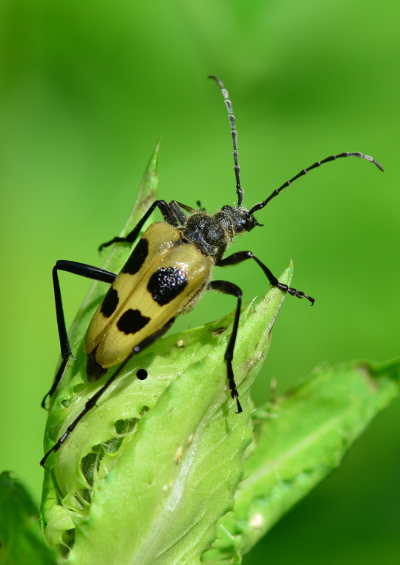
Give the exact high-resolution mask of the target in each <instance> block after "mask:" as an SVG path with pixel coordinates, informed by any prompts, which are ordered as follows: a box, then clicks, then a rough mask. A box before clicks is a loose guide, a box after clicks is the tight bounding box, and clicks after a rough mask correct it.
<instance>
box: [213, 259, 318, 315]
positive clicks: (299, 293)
mask: <svg viewBox="0 0 400 565" xmlns="http://www.w3.org/2000/svg"><path fill="white" fill-rule="evenodd" d="M247 259H254V261H255V262H256V263H257V265H259V266H260V267H261V269H262V270H263V271H264V274H265V275H266V277H267V279H268V280H269V284H270V285H272V286H276V287H278V288H279V289H280V290H283V292H288V293H289V294H291V295H292V296H297V298H306V299H307V300H309V301H310V302H311V306H312V305H313V304H314V302H315V299H314V298H312V297H311V296H308V294H305V293H304V292H303V291H302V290H297V289H295V288H292V287H291V286H288V285H287V284H284V283H281V282H279V280H278V279H277V278H276V276H275V275H273V274H272V273H271V271H270V270H269V269H268V267H267V266H266V265H264V263H263V262H262V261H260V260H259V259H258V258H257V257H256V256H255V255H254V253H252V252H251V251H238V252H237V253H232V255H229V256H228V257H225V258H224V259H220V260H219V261H217V263H216V265H217V267H227V266H229V265H237V264H238V263H242V262H243V261H246V260H247Z"/></svg>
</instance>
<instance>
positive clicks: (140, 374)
mask: <svg viewBox="0 0 400 565" xmlns="http://www.w3.org/2000/svg"><path fill="white" fill-rule="evenodd" d="M136 376H137V378H138V379H139V380H140V381H144V380H145V379H147V377H148V373H147V371H146V369H139V370H138V371H137V373H136Z"/></svg>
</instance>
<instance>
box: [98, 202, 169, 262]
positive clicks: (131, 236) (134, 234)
mask: <svg viewBox="0 0 400 565" xmlns="http://www.w3.org/2000/svg"><path fill="white" fill-rule="evenodd" d="M157 207H158V208H159V209H160V212H161V214H162V216H163V218H164V220H165V221H166V222H167V224H169V225H170V226H173V227H174V228H177V227H178V226H179V221H178V219H177V217H176V214H174V212H173V210H171V208H170V206H169V205H168V204H167V203H166V202H165V200H155V201H154V202H153V204H152V205H151V206H150V208H149V209H148V210H147V212H146V213H145V214H144V216H143V217H142V219H141V220H139V222H138V223H137V224H136V226H135V227H134V228H133V230H132V231H131V232H130V233H128V235H126V236H125V237H118V236H117V237H113V239H110V241H107V242H106V243H102V244H101V245H100V247H99V251H100V252H101V251H102V250H103V249H104V248H105V247H108V246H109V245H112V244H113V243H133V242H134V241H135V240H136V239H137V238H138V236H139V233H140V230H141V229H142V227H143V226H144V224H145V223H146V222H147V220H148V219H149V218H150V216H151V214H152V213H153V212H154V210H155V209H156V208H157Z"/></svg>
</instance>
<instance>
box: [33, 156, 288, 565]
mask: <svg viewBox="0 0 400 565" xmlns="http://www.w3.org/2000/svg"><path fill="white" fill-rule="evenodd" d="M156 164H157V159H154V158H153V160H152V161H151V164H150V167H149V169H148V171H147V174H146V178H148V179H149V178H150V179H153V180H154V178H155V176H156ZM145 184H146V183H145ZM152 198H154V194H153V195H152ZM135 221H136V219H135ZM133 223H134V222H133ZM117 247H118V246H117ZM127 252H129V249H128V250H127ZM112 253H117V252H116V251H114V250H113V252H112ZM117 259H118V260H115V263H114V266H113V268H115V269H118V268H120V267H121V265H122V264H123V262H124V260H125V259H126V254H125V256H123V254H121V256H120V257H117ZM111 261H114V256H112V258H111V259H108V263H107V268H110V266H109V264H110V262H111ZM291 276H292V268H291V267H289V268H288V269H287V270H286V271H285V272H284V273H283V275H282V276H281V277H280V280H281V281H282V282H283V283H286V284H290V280H291ZM102 286H103V290H100V288H101V285H99V284H98V283H96V284H95V285H93V287H92V289H91V292H90V296H89V298H87V299H86V300H85V302H84V306H83V307H82V309H81V310H80V313H79V318H80V319H78V318H77V320H76V321H75V322H74V324H73V327H72V328H71V345H72V347H73V351H74V353H75V354H76V352H78V355H77V361H76V362H71V363H69V364H68V365H69V366H68V369H67V372H66V374H65V376H64V378H63V381H62V383H61V385H60V387H59V390H58V391H57V394H56V395H55V397H54V400H53V404H52V407H51V410H50V413H49V418H48V423H47V428H46V441H45V449H46V450H47V449H49V448H50V447H51V445H53V444H54V442H55V441H56V440H57V439H58V437H59V436H60V434H61V433H62V432H63V431H64V430H65V428H66V426H67V425H69V424H70V423H71V422H72V421H73V420H74V419H75V418H76V416H77V415H78V414H79V413H80V412H81V410H82V409H83V407H84V405H85V402H86V400H87V398H88V397H89V396H91V395H92V394H94V393H95V392H96V391H97V390H98V389H99V387H100V386H102V384H103V383H104V380H105V379H103V380H101V381H99V382H97V383H93V384H88V383H87V379H86V374H85V355H84V354H83V351H82V341H83V339H84V333H85V330H86V328H87V326H88V323H89V321H90V316H91V315H92V314H93V310H94V308H95V307H96V306H97V304H98V302H99V300H100V299H101V295H104V293H105V291H106V288H105V286H104V285H102ZM284 297H285V295H284V293H282V292H281V291H280V290H278V289H276V288H273V289H272V290H271V291H270V292H269V293H268V295H267V296H266V297H265V298H264V299H263V300H262V301H261V303H260V304H258V305H257V306H254V304H252V305H250V306H248V307H247V308H246V309H245V310H244V311H243V313H242V318H241V324H240V328H239V334H238V339H237V342H236V348H235V360H234V367H235V377H236V383H237V385H238V390H239V394H240V398H241V403H242V405H243V408H244V411H243V413H241V414H236V413H235V410H236V403H235V402H234V401H233V400H232V398H231V397H230V393H229V389H228V386H227V370H226V363H225V361H224V354H225V351H226V347H227V343H228V340H229V338H230V336H231V332H232V324H233V315H230V316H228V317H226V318H224V319H222V320H220V321H217V322H213V323H211V324H208V325H206V326H204V327H202V328H196V329H194V330H191V331H188V332H184V333H182V334H179V335H171V336H169V337H167V338H164V339H162V340H159V341H158V342H156V343H155V344H154V345H153V346H152V347H151V348H150V349H149V350H145V351H144V352H143V353H142V354H141V355H138V356H137V357H133V358H132V359H131V360H130V361H129V363H128V364H127V366H126V367H125V369H124V371H123V372H122V373H121V375H120V377H119V378H118V379H116V381H115V382H114V383H113V385H112V386H111V387H110V388H109V390H108V391H107V394H106V395H105V397H103V398H102V399H101V400H100V401H99V402H98V406H96V408H95V409H93V410H91V411H90V412H89V413H88V414H87V415H86V416H85V417H84V418H83V419H82V421H81V422H80V423H79V425H78V426H77V428H76V430H74V432H73V433H72V434H71V436H70V437H69V438H68V439H67V441H66V443H65V444H64V445H63V446H62V447H61V449H60V450H59V451H58V452H57V453H56V454H52V455H51V457H50V458H49V459H48V461H47V466H48V467H49V469H47V470H46V475H45V483H44V490H43V500H42V513H43V525H44V528H45V535H46V538H47V539H48V541H49V543H50V544H51V545H54V546H58V547H64V549H65V550H67V548H68V547H69V548H71V551H70V553H69V557H68V560H67V562H68V563H71V564H72V563H84V564H85V565H90V564H91V563H96V564H100V565H101V564H102V563H107V564H108V563H110V562H116V563H138V564H139V563H140V565H144V564H146V563H148V564H150V563H151V564H161V563H162V564H163V565H164V564H166V565H168V564H169V563H171V564H172V563H178V562H179V563H190V564H193V563H199V562H200V556H201V554H202V553H203V551H204V550H205V549H207V548H208V547H210V545H211V543H212V542H213V540H214V539H215V524H216V521H217V520H218V518H219V517H220V516H222V515H223V514H225V513H226V512H227V511H228V510H229V509H231V508H232V507H233V502H234V498H233V497H234V493H235V490H236V487H237V485H238V483H239V481H240V479H241V477H242V455H243V452H244V450H245V448H246V447H247V446H248V444H249V443H250V441H251V437H252V435H251V426H249V414H250V411H251V404H250V403H249V388H250V386H251V384H252V383H253V381H254V379H255V377H256V375H257V373H258V372H259V370H260V368H261V362H262V361H263V359H264V358H265V356H266V353H267V351H268V348H269V343H270V334H271V329H272V326H273V323H274V321H275V318H276V316H277V313H278V310H279V308H280V306H281V304H282V301H283V299H284ZM139 368H142V369H143V368H144V369H146V371H147V372H148V375H149V376H148V378H147V379H146V380H145V381H141V380H139V379H137V378H136V372H137V370H138V369H139ZM106 378H107V377H106ZM50 467H51V468H50Z"/></svg>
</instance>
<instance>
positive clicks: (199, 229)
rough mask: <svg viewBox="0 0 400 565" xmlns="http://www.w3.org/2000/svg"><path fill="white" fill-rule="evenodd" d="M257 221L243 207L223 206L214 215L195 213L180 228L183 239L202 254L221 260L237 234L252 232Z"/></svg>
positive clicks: (201, 212)
mask: <svg viewBox="0 0 400 565" xmlns="http://www.w3.org/2000/svg"><path fill="white" fill-rule="evenodd" d="M256 225H258V223H257V220H256V219H255V218H254V216H253V215H252V214H250V213H249V211H248V210H247V208H244V207H243V206H223V207H222V209H221V210H219V211H218V212H216V213H215V214H213V215H211V214H207V212H203V211H200V212H195V213H194V214H191V215H190V216H189V217H188V219H187V222H186V224H185V226H184V227H183V228H182V230H183V233H184V238H185V239H186V240H187V241H189V242H190V243H193V244H194V245H196V247H197V248H198V249H200V251H201V252H202V253H204V254H205V255H207V256H210V257H214V258H215V260H219V259H222V257H223V255H224V253H225V251H226V249H227V248H228V246H229V245H230V244H231V243H232V241H233V240H234V239H235V236H236V235H237V234H239V233H244V232H246V231H250V230H252V229H253V228H254V227H255V226H256Z"/></svg>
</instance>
